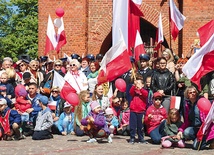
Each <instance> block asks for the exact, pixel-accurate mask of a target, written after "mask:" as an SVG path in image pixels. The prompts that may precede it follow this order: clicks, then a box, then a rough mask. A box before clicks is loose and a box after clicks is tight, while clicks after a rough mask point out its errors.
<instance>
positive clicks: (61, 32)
mask: <svg viewBox="0 0 214 155" xmlns="http://www.w3.org/2000/svg"><path fill="white" fill-rule="evenodd" d="M60 20H61V23H62V24H61V25H60V27H59V28H58V31H57V47H56V51H57V53H59V51H60V49H61V48H62V46H63V45H65V44H66V43H67V41H66V35H65V28H64V22H63V18H62V17H61V18H60Z"/></svg>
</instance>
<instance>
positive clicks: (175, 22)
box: [169, 0, 186, 40]
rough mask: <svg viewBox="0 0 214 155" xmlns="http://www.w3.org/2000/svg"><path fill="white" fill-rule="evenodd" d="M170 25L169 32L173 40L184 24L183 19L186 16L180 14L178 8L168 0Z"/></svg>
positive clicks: (171, 0)
mask: <svg viewBox="0 0 214 155" xmlns="http://www.w3.org/2000/svg"><path fill="white" fill-rule="evenodd" d="M169 7H170V24H171V25H170V26H171V34H172V37H173V39H174V40H175V39H176V38H177V36H178V33H179V31H180V30H181V29H182V28H183V26H184V21H185V19H186V17H185V16H184V15H182V13H181V12H180V11H179V10H178V8H177V7H176V5H175V3H174V1H173V0H170V3H169Z"/></svg>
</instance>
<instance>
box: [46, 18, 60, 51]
mask: <svg viewBox="0 0 214 155" xmlns="http://www.w3.org/2000/svg"><path fill="white" fill-rule="evenodd" d="M56 46H57V41H56V32H55V29H54V25H53V22H52V19H51V16H50V15H49V16H48V26H47V33H46V44H45V53H44V55H47V54H48V52H50V51H52V50H55V48H56Z"/></svg>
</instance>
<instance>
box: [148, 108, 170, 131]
mask: <svg viewBox="0 0 214 155" xmlns="http://www.w3.org/2000/svg"><path fill="white" fill-rule="evenodd" d="M149 114H152V115H153V117H152V118H150V119H149V118H148V115H149ZM166 118H167V112H166V109H165V108H164V107H163V106H161V107H160V108H158V109H157V108H156V107H155V106H154V105H151V106H150V107H149V108H148V109H147V111H146V116H145V124H146V128H147V131H148V134H150V132H151V131H152V130H154V129H155V128H156V127H157V126H159V125H160V123H161V122H162V121H163V120H164V119H166Z"/></svg>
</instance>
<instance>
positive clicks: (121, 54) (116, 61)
mask: <svg viewBox="0 0 214 155" xmlns="http://www.w3.org/2000/svg"><path fill="white" fill-rule="evenodd" d="M131 68H132V64H131V62H130V59H129V54H128V51H127V48H126V44H125V42H124V40H123V37H121V39H120V40H119V42H118V43H117V44H116V45H115V46H113V47H111V48H110V49H109V50H108V52H107V53H106V54H105V56H104V57H103V60H102V61H101V63H100V72H99V75H98V78H97V79H98V84H101V83H105V82H107V81H112V80H114V79H116V78H117V77H119V76H121V75H122V74H124V73H125V72H127V71H128V70H130V69H131Z"/></svg>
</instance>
